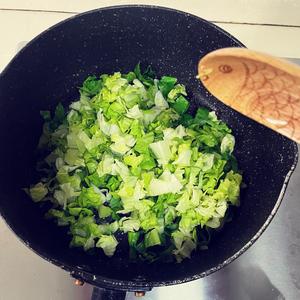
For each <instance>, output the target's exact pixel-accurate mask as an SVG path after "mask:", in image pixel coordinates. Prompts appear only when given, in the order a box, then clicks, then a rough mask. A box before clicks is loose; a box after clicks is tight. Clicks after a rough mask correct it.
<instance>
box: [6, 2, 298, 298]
mask: <svg viewBox="0 0 300 300" xmlns="http://www.w3.org/2000/svg"><path fill="white" fill-rule="evenodd" d="M118 4H153V5H160V6H167V7H172V8H177V9H180V10H184V11H187V12H190V13H193V14H195V15H198V16H200V17H203V18H205V19H207V20H210V21H213V22H214V23H216V24H217V25H218V26H220V27H222V28H223V29H225V30H226V31H228V32H229V33H231V34H232V35H233V36H235V37H236V38H237V39H239V40H240V41H241V42H243V43H244V44H245V45H246V46H247V47H249V48H252V49H255V50H260V51H265V52H268V53H271V54H273V55H277V56H281V57H294V58H300V0H210V1H204V0H185V1H182V0H160V1H151V0H148V1H143V0H141V1H129V0H127V1H122V0H121V1H114V0H102V1H96V0H85V1H82V0H72V1H68V0H51V1H41V0H0V40H1V44H0V71H1V70H2V69H3V68H4V67H5V65H6V64H7V63H8V62H9V60H10V59H11V58H12V57H13V56H14V54H15V53H16V51H17V49H18V48H20V46H21V45H22V43H23V44H24V42H26V41H29V40H31V39H32V38H33V37H34V36H36V35H37V34H39V33H40V32H42V31H43V30H45V29H46V28H48V27H49V26H51V25H53V24H55V23H57V22H59V21H61V20H63V19H66V18H68V17H70V16H72V15H74V14H76V13H78V12H82V11H86V10H89V9H94V8H99V7H104V6H112V5H118ZM16 261H17V263H16ZM49 295H51V296H49ZM90 297H91V287H90V286H88V285H86V286H84V287H74V285H73V281H72V279H71V278H70V276H69V274H67V273H66V272H64V271H62V270H60V269H59V268H57V267H55V266H53V265H52V264H49V263H48V262H46V261H44V260H43V259H41V258H40V257H39V256H37V255H36V254H34V253H32V252H31V251H30V250H29V249H27V248H26V247H25V246H24V245H23V244H22V243H21V242H20V241H19V240H18V239H17V238H16V237H15V235H14V234H13V233H12V232H11V231H10V230H9V229H8V228H7V226H6V225H5V224H4V222H3V220H1V219H0V300H71V299H72V300H87V299H90ZM199 297H200V298H201V299H202V297H201V296H200V295H199ZM200 298H198V299H200ZM168 299H169V298H168V295H167V293H166V294H165V296H164V300H168ZM189 300H194V299H189ZM209 300H210V299H209Z"/></svg>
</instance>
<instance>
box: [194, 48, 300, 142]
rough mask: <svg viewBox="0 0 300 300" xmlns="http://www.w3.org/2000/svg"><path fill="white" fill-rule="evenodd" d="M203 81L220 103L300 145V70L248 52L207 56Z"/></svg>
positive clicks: (202, 65)
mask: <svg viewBox="0 0 300 300" xmlns="http://www.w3.org/2000/svg"><path fill="white" fill-rule="evenodd" d="M198 73H199V75H198V76H199V79H200V80H201V82H202V83H203V85H204V86H205V87H206V88H207V90H208V91H209V92H210V93H211V94H212V95H214V96H215V97H216V98H217V99H219V100H220V101H222V102H223V103H225V104H226V105H228V106H230V107H232V108H233V109H235V110H237V111H238V112H240V113H242V114H244V115H246V116H248V117H249V118H251V119H253V120H255V121H257V122H259V123H261V124H264V125H265V126H267V127H269V128H271V129H273V130H275V131H277V132H279V133H281V134H283V135H285V136H287V137H288V138H290V139H292V140H294V141H296V142H298V143H300V67H298V66H296V65H293V64H291V63H290V62H288V61H285V60H282V59H279V58H276V57H273V56H270V55H267V54H263V53H259V52H256V51H252V50H249V49H245V48H224V49H219V50H215V51H213V52H210V53H208V54H207V55H205V56H204V57H203V58H202V59H201V60H200V62H199V65H198Z"/></svg>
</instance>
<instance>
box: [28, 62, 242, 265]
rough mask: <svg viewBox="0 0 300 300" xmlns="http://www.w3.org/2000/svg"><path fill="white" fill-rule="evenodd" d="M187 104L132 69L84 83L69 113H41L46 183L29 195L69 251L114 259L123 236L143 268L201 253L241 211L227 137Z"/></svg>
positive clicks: (166, 85)
mask: <svg viewBox="0 0 300 300" xmlns="http://www.w3.org/2000/svg"><path fill="white" fill-rule="evenodd" d="M187 96H188V95H187V93H186V89H185V87H184V86H183V85H182V84H178V83H177V79H176V78H174V77H171V76H163V77H162V78H161V79H156V78H155V74H154V72H153V70H152V69H151V67H148V68H147V69H146V70H145V71H142V69H141V66H140V64H138V65H137V66H136V67H135V69H134V71H133V72H129V73H127V74H121V73H119V72H116V73H114V74H112V75H108V74H103V75H101V76H100V77H96V76H89V77H88V78H87V79H86V80H85V81H84V82H83V85H82V87H81V88H80V99H79V100H78V101H76V102H73V103H71V104H70V107H69V110H65V108H64V107H63V105H62V104H59V105H58V106H57V108H56V109H55V111H54V114H51V113H50V112H49V111H42V112H41V115H42V117H43V119H44V121H45V123H44V126H43V135H42V137H41V138H40V142H39V148H41V150H42V152H41V153H42V154H46V155H45V158H44V160H43V161H42V162H39V166H43V167H42V168H43V175H42V176H41V179H40V182H38V183H37V184H35V185H33V186H31V187H30V188H29V189H25V190H26V192H27V193H28V195H30V197H31V198H32V200H33V201H35V202H40V201H49V203H52V208H51V209H50V210H49V211H48V213H47V217H48V218H51V219H54V220H56V222H57V224H58V225H59V226H68V227H69V232H70V235H71V236H72V239H71V242H70V246H72V247H82V248H83V249H84V250H85V251H89V250H90V249H96V251H102V252H103V253H104V254H105V255H107V256H109V257H111V256H113V255H114V254H115V252H116V250H117V247H118V244H119V241H120V239H122V238H124V236H125V237H126V235H127V237H126V239H127V242H128V244H129V248H130V253H129V256H130V258H132V259H135V260H136V259H142V260H146V261H149V262H152V261H157V260H161V261H170V260H174V259H175V260H176V261H177V262H181V261H182V260H183V259H185V258H189V257H190V256H191V255H192V252H193V251H194V250H195V249H196V248H197V247H198V248H199V249H204V248H207V244H208V242H209V239H210V235H209V236H208V234H205V233H206V232H208V233H209V230H210V231H211V230H214V229H215V228H218V227H220V226H221V225H222V224H223V223H224V218H225V217H226V215H228V214H227V213H226V212H227V210H228V208H229V206H231V205H234V206H238V205H239V195H240V185H241V182H242V176H241V175H240V174H239V173H237V170H238V169H237V162H236V159H235V157H234V156H233V154H232V153H233V151H234V146H235V139H234V136H233V135H232V133H231V130H230V129H229V128H228V127H227V125H226V124H225V123H223V122H222V121H220V120H218V118H217V116H216V114H215V113H214V112H210V111H209V110H208V109H206V108H199V109H198V110H197V112H196V114H195V116H194V117H193V116H192V115H190V114H188V113H187V110H188V109H189V101H188V98H187ZM44 166H45V167H44ZM40 169H41V168H40ZM45 174H46V175H45Z"/></svg>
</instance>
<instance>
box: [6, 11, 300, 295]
mask: <svg viewBox="0 0 300 300" xmlns="http://www.w3.org/2000/svg"><path fill="white" fill-rule="evenodd" d="M199 13H200V14H201V12H199ZM229 46H237V47H240V46H242V44H241V43H240V42H238V41H237V40H236V39H234V38H233V37H232V36H230V35H229V34H227V33H226V32H224V31H222V30H221V29H219V28H218V27H216V26H215V25H213V24H211V23H209V22H206V21H204V20H202V19H200V18H198V17H195V16H192V15H189V14H186V13H183V12H179V11H175V10H170V9H165V8H158V7H150V6H127V7H125V6H124V7H113V8H107V9H100V10H95V11H91V12H87V13H84V14H81V15H78V16H76V17H73V18H71V19H68V20H67V21H64V22H62V23H60V24H58V25H56V26H54V27H52V28H51V29H49V30H47V31H45V32H44V33H42V34H41V35H39V36H38V37H37V38H36V39H34V40H33V41H32V42H30V43H29V44H28V45H27V46H26V47H25V48H24V49H23V50H22V51H21V52H20V53H19V54H18V55H17V56H16V57H15V58H14V59H13V60H12V62H11V63H10V64H9V65H8V67H7V68H6V69H5V70H4V71H3V72H2V74H1V75H0V141H1V147H0V166H1V167H0V178H1V182H0V211H1V214H2V216H3V217H4V218H5V220H6V221H7V223H8V224H9V226H10V227H11V228H12V230H14V231H15V233H16V234H17V235H18V236H19V237H20V238H21V239H22V240H23V241H24V242H25V243H26V244H27V245H28V246H29V247H30V248H31V249H33V250H34V251H35V252H37V253H38V254H39V255H41V256H42V257H44V258H45V259H47V260H49V261H51V262H53V263H55V264H57V265H58V266H60V267H62V268H64V269H66V270H68V271H70V272H72V273H73V274H74V275H75V276H77V277H82V278H83V279H85V280H87V281H89V282H91V283H93V284H96V285H101V286H106V287H110V288H120V289H137V288H138V289H147V288H148V287H152V286H158V285H168V284H176V283H181V282H185V281H188V280H192V279H196V278H199V277H202V276H205V275H208V274H209V273H211V272H213V271H215V270H217V269H219V268H221V267H222V266H224V265H226V264H227V263H229V262H230V261H232V260H233V259H234V258H235V257H237V256H238V255H240V254H241V253H242V252H243V251H245V250H246V249H247V248H248V247H249V246H250V245H251V244H252V243H253V242H254V241H255V240H256V238H258V236H259V235H260V234H261V232H262V231H263V230H264V229H265V228H266V226H267V225H268V224H269V222H270V220H271V219H272V216H273V215H274V214H275V212H276V209H277V208H278V206H279V204H280V201H281V198H282V196H283V192H284V190H285V188H286V183H287V181H288V178H289V176H290V174H291V170H292V169H293V167H294V165H295V163H296V159H297V150H296V145H295V144H294V143H293V142H291V141H289V140H288V139H286V138H284V137H282V136H280V135H278V134H276V133H274V132H272V131H271V130H270V129H267V128H265V127H263V126H261V125H259V124H257V123H255V122H253V121H251V120H249V119H248V118H246V117H243V116H241V115H240V114H238V113H236V112H234V111H232V110H231V109H229V108H227V107H225V106H224V105H223V104H221V103H219V102H218V101H216V99H215V98H213V97H212V96H210V95H209V94H208V93H207V92H205V90H204V89H203V87H202V86H201V85H200V83H199V82H198V80H197V79H196V78H195V76H196V74H197V63H198V60H199V59H200V58H201V56H203V55H204V54H206V53H207V52H210V51H212V50H214V49H217V48H222V47H229ZM139 61H140V62H142V64H143V65H147V64H151V65H152V66H153V68H154V69H155V70H156V71H157V74H158V75H159V76H160V75H166V74H169V75H173V76H175V77H177V78H178V80H179V81H180V82H181V83H183V84H185V85H186V86H187V91H188V94H189V97H190V99H191V100H192V109H191V111H195V109H196V108H197V107H198V106H200V105H205V106H207V107H209V108H210V109H213V110H216V112H217V115H218V116H219V117H220V118H222V119H223V120H224V121H226V122H227V123H228V124H229V125H230V126H231V127H232V129H233V131H234V134H235V136H236V143H237V149H236V156H237V158H238V161H239V165H240V168H241V170H243V172H244V180H245V182H246V184H247V188H246V189H245V190H244V191H243V194H242V198H241V206H240V208H239V209H238V210H237V212H236V214H235V216H234V219H233V221H232V222H231V223H229V224H227V225H226V226H225V228H224V229H223V230H222V232H221V233H220V234H219V235H218V236H217V238H215V239H214V240H213V242H212V243H211V245H210V248H209V250H207V251H201V252H198V253H196V254H195V255H193V257H192V259H190V260H186V261H184V262H183V263H182V264H167V265H164V264H152V265H146V264H144V265H143V264H131V263H129V262H128V259H127V256H126V255H124V254H123V252H122V251H120V252H119V253H118V255H117V256H116V257H114V258H112V259H108V258H106V257H104V256H101V255H99V256H90V255H87V254H85V253H84V252H81V251H77V250H74V249H69V247H68V243H69V237H67V238H66V234H65V231H64V230H62V229H61V228H57V227H56V226H55V225H53V224H52V223H49V222H46V221H45V220H44V218H43V215H42V213H41V210H40V209H39V208H38V206H37V205H35V204H34V203H32V202H31V201H30V199H29V198H28V197H27V196H26V195H25V194H24V192H23V191H22V190H21V189H22V188H23V187H26V186H28V185H29V184H30V183H32V181H33V180H34V179H35V177H36V174H35V171H34V166H35V149H36V145H37V141H38V138H39V135H40V133H41V125H42V120H41V118H40V116H39V111H40V110H45V109H53V108H54V107H55V106H56V104H57V103H58V102H59V101H62V102H63V103H64V104H65V105H67V104H68V103H69V102H70V101H72V100H75V99H76V98H77V97H78V93H77V87H78V86H80V85H81V83H82V81H83V79H84V78H85V77H86V76H88V75H90V74H100V73H106V72H109V73H110V72H113V71H117V70H120V71H122V72H127V71H129V70H132V69H133V67H134V66H135V64H136V63H137V62H139ZM271 246H272V245H270V247H271ZM274 263H276V262H274Z"/></svg>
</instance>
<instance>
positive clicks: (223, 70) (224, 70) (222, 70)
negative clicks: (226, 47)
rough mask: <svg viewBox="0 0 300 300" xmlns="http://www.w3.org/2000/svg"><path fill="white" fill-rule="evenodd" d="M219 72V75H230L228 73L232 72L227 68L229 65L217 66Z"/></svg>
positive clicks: (229, 67)
mask: <svg viewBox="0 0 300 300" xmlns="http://www.w3.org/2000/svg"><path fill="white" fill-rule="evenodd" d="M219 71H220V72H221V73H230V72H232V67H231V66H229V65H220V66H219Z"/></svg>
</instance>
